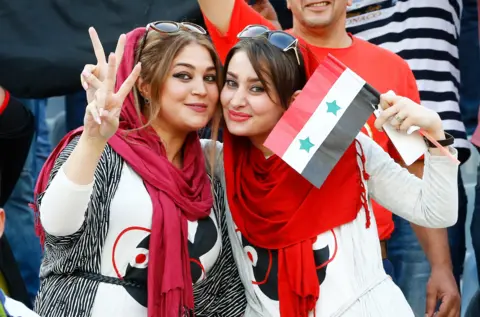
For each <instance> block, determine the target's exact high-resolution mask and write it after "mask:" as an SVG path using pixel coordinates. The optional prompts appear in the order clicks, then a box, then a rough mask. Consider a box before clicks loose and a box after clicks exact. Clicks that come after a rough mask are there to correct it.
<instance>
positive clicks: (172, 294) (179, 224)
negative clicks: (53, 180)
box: [35, 28, 213, 317]
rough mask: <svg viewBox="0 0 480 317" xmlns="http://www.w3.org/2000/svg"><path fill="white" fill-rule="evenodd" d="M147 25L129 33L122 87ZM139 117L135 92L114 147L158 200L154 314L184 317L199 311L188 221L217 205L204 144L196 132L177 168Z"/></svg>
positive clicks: (151, 295) (151, 287)
mask: <svg viewBox="0 0 480 317" xmlns="http://www.w3.org/2000/svg"><path fill="white" fill-rule="evenodd" d="M144 34H145V28H137V29H135V30H133V31H132V32H130V33H128V34H127V42H126V45H125V52H124V56H123V59H122V62H121V64H120V67H119V69H118V74H117V81H116V89H117V90H118V89H119V87H120V86H121V84H122V83H123V82H124V81H125V79H126V78H127V77H128V75H129V74H130V73H131V71H132V69H133V67H134V53H135V48H136V45H137V43H138V41H139V40H140V38H141V37H142V36H143V35H144ZM143 122H145V118H143V117H142V118H139V117H138V116H137V112H136V110H135V106H134V96H133V92H131V93H130V94H129V95H128V97H127V99H126V100H125V102H124V104H123V108H122V112H121V115H120V128H119V129H118V131H117V132H116V134H115V135H114V136H113V137H112V138H111V139H110V140H109V141H108V143H109V145H110V146H111V147H112V148H113V149H114V150H115V152H116V153H118V154H119V155H120V156H121V157H122V158H123V159H124V160H125V162H127V163H128V164H129V165H130V166H131V167H132V168H133V169H134V170H135V172H136V173H138V174H139V175H140V176H141V177H142V179H143V181H144V184H145V186H146V188H147V191H148V193H149V194H150V197H151V199H152V204H153V216H152V232H151V236H150V247H149V250H150V251H149V265H148V316H150V317H172V316H180V315H181V312H182V311H183V310H184V309H185V308H186V309H191V310H193V306H194V304H193V289H192V279H191V273H190V262H189V255H188V244H187V243H188V240H187V230H188V224H187V220H190V221H196V220H198V219H201V218H205V217H208V215H209V214H210V210H211V208H212V204H213V198H212V194H211V187H210V186H211V185H210V180H209V179H208V176H207V173H206V169H205V161H204V158H203V153H202V149H201V145H200V142H199V139H198V136H197V134H196V133H194V132H192V133H191V134H190V135H189V136H188V137H187V140H186V141H185V145H184V153H185V154H184V160H183V164H184V166H183V168H182V169H178V168H176V167H175V166H173V165H172V164H171V163H170V162H169V161H168V160H167V158H166V156H165V149H164V147H163V145H162V143H161V141H160V139H159V137H158V135H157V134H156V133H155V131H153V129H151V128H147V129H141V130H138V131H134V132H128V133H126V131H127V130H132V129H136V128H139V127H141V126H142V125H143ZM81 132H82V128H80V129H77V130H75V131H72V132H71V133H69V134H68V135H67V136H66V137H65V138H64V139H63V140H62V141H61V143H60V145H59V146H58V147H57V148H56V149H55V150H54V152H53V153H52V154H51V155H50V157H49V159H48V160H47V162H46V164H45V165H44V167H43V169H42V171H41V174H40V177H39V180H38V183H37V186H36V189H35V193H36V195H38V193H41V192H43V191H44V190H45V188H46V186H47V183H48V178H49V175H50V171H51V169H52V168H53V164H54V163H55V160H56V158H57V157H58V155H59V154H60V153H61V151H62V150H63V149H64V148H65V146H66V145H67V144H68V143H69V142H70V141H71V140H72V139H73V138H74V137H75V136H76V135H79V134H81Z"/></svg>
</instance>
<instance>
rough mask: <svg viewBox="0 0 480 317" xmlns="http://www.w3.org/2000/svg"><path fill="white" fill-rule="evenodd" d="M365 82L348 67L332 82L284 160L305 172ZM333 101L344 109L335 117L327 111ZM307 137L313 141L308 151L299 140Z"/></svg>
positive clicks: (286, 152) (298, 170) (299, 170)
mask: <svg viewBox="0 0 480 317" xmlns="http://www.w3.org/2000/svg"><path fill="white" fill-rule="evenodd" d="M363 85H365V81H364V80H363V79H362V78H360V77H359V76H358V75H357V74H355V73H354V72H352V71H351V70H350V69H348V68H347V69H346V70H345V71H344V72H343V73H342V74H341V75H340V77H339V78H338V79H337V81H336V82H335V83H334V84H333V86H332V88H331V89H330V90H329V91H328V93H327V95H326V96H325V98H324V99H323V100H322V101H321V103H320V105H319V106H318V107H317V109H316V110H315V112H314V113H313V114H312V116H311V117H310V119H309V120H308V121H307V123H306V124H305V125H304V126H303V128H302V129H301V130H300V132H299V133H298V134H297V136H296V137H295V139H294V140H293V142H292V143H290V145H289V146H288V149H287V150H286V151H285V153H284V154H283V157H282V159H283V160H284V161H285V162H287V163H288V165H290V166H291V167H292V168H293V169H294V170H296V171H297V172H299V173H302V171H303V169H304V168H305V166H307V163H308V162H309V161H310V160H311V158H312V157H313V155H314V154H315V152H316V151H317V150H318V148H319V147H320V146H321V145H322V143H323V142H324V141H325V139H326V138H327V136H328V135H329V134H330V132H331V131H332V130H333V128H334V127H335V125H336V124H337V122H338V121H339V120H340V118H341V117H342V116H343V114H344V113H345V111H346V109H347V108H348V106H349V105H350V104H351V103H352V101H353V99H355V97H356V96H357V94H358V93H359V92H360V90H361V89H362V88H363ZM333 101H336V103H337V105H338V106H339V107H340V108H341V109H340V110H339V111H338V112H337V115H336V116H335V115H334V114H332V113H327V102H333ZM307 138H309V140H310V142H311V143H313V146H312V147H311V148H310V150H309V151H308V152H307V151H306V150H302V149H301V148H300V145H301V143H300V140H305V139H307Z"/></svg>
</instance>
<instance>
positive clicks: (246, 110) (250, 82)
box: [220, 50, 285, 138]
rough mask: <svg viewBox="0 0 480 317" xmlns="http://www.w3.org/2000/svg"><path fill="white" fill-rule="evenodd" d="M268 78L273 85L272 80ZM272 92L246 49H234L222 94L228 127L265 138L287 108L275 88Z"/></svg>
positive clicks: (230, 130)
mask: <svg viewBox="0 0 480 317" xmlns="http://www.w3.org/2000/svg"><path fill="white" fill-rule="evenodd" d="M266 80H267V85H268V86H270V87H272V83H271V81H270V80H269V79H266ZM270 95H271V96H269V95H268V94H267V92H266V87H265V85H264V84H262V82H261V81H260V79H259V77H258V75H257V73H256V72H255V70H254V69H253V66H252V63H250V60H249V58H248V56H247V53H246V52H244V51H241V50H239V51H238V52H237V53H235V54H234V55H233V57H232V58H231V60H230V63H229V64H228V71H227V76H226V81H225V86H224V87H223V90H222V94H221V97H220V100H221V103H222V106H223V115H224V118H225V122H226V124H227V128H228V131H229V132H230V133H232V134H233V135H237V136H246V137H262V138H266V136H267V135H268V133H270V131H271V130H272V129H273V127H274V126H275V124H276V123H277V122H278V120H279V119H280V117H281V116H282V115H283V113H284V111H285V110H284V109H283V108H282V106H281V105H280V102H279V98H278V94H277V93H276V92H275V91H272V92H271V94H270ZM271 97H272V98H271Z"/></svg>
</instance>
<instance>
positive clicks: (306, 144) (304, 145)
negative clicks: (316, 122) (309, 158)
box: [299, 137, 313, 152]
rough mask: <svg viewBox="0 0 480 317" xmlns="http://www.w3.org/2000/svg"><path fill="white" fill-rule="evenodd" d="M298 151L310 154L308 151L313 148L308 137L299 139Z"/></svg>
mask: <svg viewBox="0 0 480 317" xmlns="http://www.w3.org/2000/svg"><path fill="white" fill-rule="evenodd" d="M299 141H300V150H305V151H307V152H310V149H311V148H312V147H313V143H312V142H311V141H310V137H307V138H305V139H303V140H302V139H300V140H299Z"/></svg>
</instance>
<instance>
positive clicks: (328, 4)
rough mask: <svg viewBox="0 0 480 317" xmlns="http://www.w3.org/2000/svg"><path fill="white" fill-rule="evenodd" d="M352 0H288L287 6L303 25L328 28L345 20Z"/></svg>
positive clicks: (295, 18)
mask: <svg viewBox="0 0 480 317" xmlns="http://www.w3.org/2000/svg"><path fill="white" fill-rule="evenodd" d="M352 1H353V0H324V1H321V0H287V7H288V8H289V9H290V10H291V11H292V14H293V18H294V20H296V21H297V22H298V23H300V24H301V25H302V26H303V27H305V28H328V27H331V26H333V25H335V24H337V23H339V22H340V21H344V20H345V18H346V12H347V7H348V6H350V5H352ZM342 23H343V22H342ZM343 24H344V23H343Z"/></svg>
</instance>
